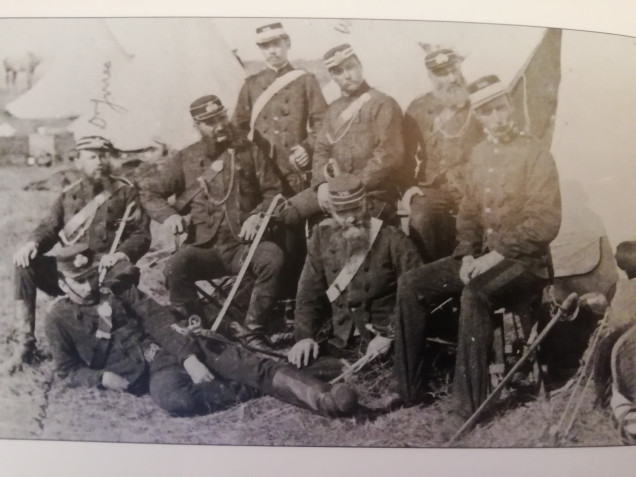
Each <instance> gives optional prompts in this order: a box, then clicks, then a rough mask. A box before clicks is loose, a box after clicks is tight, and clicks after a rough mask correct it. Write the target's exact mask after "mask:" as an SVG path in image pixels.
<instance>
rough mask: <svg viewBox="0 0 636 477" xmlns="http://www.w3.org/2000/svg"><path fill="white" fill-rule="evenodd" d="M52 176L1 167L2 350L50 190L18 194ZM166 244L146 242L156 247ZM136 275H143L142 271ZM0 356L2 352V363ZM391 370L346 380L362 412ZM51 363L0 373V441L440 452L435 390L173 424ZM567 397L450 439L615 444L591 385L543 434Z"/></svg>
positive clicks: (146, 405)
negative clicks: (430, 394)
mask: <svg viewBox="0 0 636 477" xmlns="http://www.w3.org/2000/svg"><path fill="white" fill-rule="evenodd" d="M55 172H56V170H55V169H38V168H18V167H13V168H12V167H7V168H4V169H3V170H2V174H0V223H1V224H2V226H1V229H2V230H3V234H2V235H1V236H0V253H1V256H2V257H3V258H2V261H1V262H0V294H1V296H0V300H1V303H2V304H3V305H4V306H3V307H2V308H1V309H0V343H3V342H4V339H5V337H6V336H7V334H8V332H9V330H10V329H11V327H12V324H11V321H12V307H11V303H12V264H11V256H12V254H13V251H14V250H15V249H16V247H17V246H18V244H19V243H20V242H21V241H22V240H24V239H25V237H26V236H27V234H28V232H29V231H30V230H31V229H32V228H33V227H34V226H35V225H36V223H37V221H38V220H39V219H40V218H41V217H42V216H43V215H44V214H45V213H46V210H47V208H48V206H49V204H50V203H51V202H52V200H53V199H54V197H55V196H56V195H57V192H58V191H51V190H48V191H47V190H28V191H25V190H23V187H24V186H26V185H27V184H30V183H32V182H34V181H39V180H44V179H47V178H48V177H50V176H51V175H52V174H53V173H55ZM163 246H165V244H154V248H155V249H157V248H161V247H163ZM142 273H143V272H142ZM144 287H145V289H146V290H149V289H150V291H151V292H152V293H153V294H155V295H157V294H159V295H160V292H161V283H160V282H159V281H158V280H154V282H153V281H152V280H150V279H148V278H146V279H145V280H144V282H143V283H142V288H144ZM50 301H51V300H50V299H49V298H48V297H46V296H44V295H39V299H38V321H37V327H36V337H37V339H38V341H39V342H40V343H41V346H42V347H43V348H44V349H45V350H46V343H45V340H44V336H43V326H42V325H43V319H44V316H45V313H46V308H47V305H48V304H49V303H50ZM7 355H8V349H6V346H4V345H1V348H0V359H6V357H7ZM389 368H390V364H389V363H384V364H379V365H377V366H376V367H375V369H372V370H370V371H367V372H366V373H364V374H363V375H362V376H359V377H358V376H356V377H355V378H352V379H350V380H349V384H351V385H352V386H353V387H355V388H356V389H357V390H358V392H359V394H360V395H361V397H362V400H363V403H364V404H366V405H367V406H369V407H373V406H374V405H377V402H378V399H379V398H380V397H381V395H382V392H383V390H384V389H385V384H386V383H387V382H388V375H389ZM52 370H53V366H52V362H51V361H45V362H44V363H42V364H41V365H39V366H38V367H35V368H32V367H27V368H25V369H24V371H23V372H22V373H20V374H17V375H14V376H0V438H4V439H51V440H73V441H102V442H114V441H117V442H139V443H142V442H143V443H172V444H174V443H179V444H241V445H276V446H365V447H375V446H378V447H443V446H444V445H445V444H446V442H447V439H448V437H449V434H448V430H447V429H446V428H445V422H444V415H445V414H444V408H445V407H446V406H447V401H448V397H447V395H446V394H445V393H444V392H439V393H438V395H437V396H436V399H435V400H432V402H431V403H427V404H426V405H421V406H417V407H412V408H407V409H399V410H397V411H393V412H391V413H386V414H382V415H376V416H371V417H369V416H366V415H365V416H363V415H361V416H358V417H356V418H349V419H327V418H324V417H320V416H317V415H314V414H312V413H310V412H308V411H304V410H302V409H299V408H296V407H293V406H290V405H287V404H284V403H281V402H279V401H277V400H275V399H273V398H271V397H263V398H259V399H254V400H252V401H249V402H247V403H244V404H241V405H238V406H235V407H233V408H231V409H229V410H226V411H223V412H218V413H216V414H212V415H208V416H203V417H197V418H174V417H170V416H168V415H167V414H166V413H165V412H163V411H162V410H161V409H159V408H158V407H157V406H155V405H154V403H153V402H152V401H151V399H150V398H149V397H148V396H142V397H134V396H132V395H129V394H120V393H116V392H112V391H100V390H97V389H77V388H75V389H71V388H67V387H65V385H64V383H61V382H59V381H58V380H57V379H55V378H54V377H53V372H52ZM568 397H569V393H568V392H564V393H562V394H560V395H558V396H553V397H552V398H551V399H549V400H545V399H539V398H537V397H536V396H530V397H526V398H525V399H524V400H523V402H522V401H521V400H515V401H514V402H510V403H509V404H501V405H500V406H499V407H498V409H497V411H496V412H495V414H494V415H493V416H491V417H490V418H489V419H488V420H487V421H485V422H484V423H482V424H480V425H479V426H478V427H477V428H476V429H475V430H474V431H473V432H472V433H470V434H468V435H467V436H465V437H464V438H462V439H461V440H459V441H458V442H457V444H456V445H457V446H459V447H549V446H555V445H557V444H558V445H560V446H608V445H619V444H620V438H619V436H618V434H617V432H616V430H615V429H614V427H613V424H612V421H611V418H610V414H609V412H608V411H607V410H603V409H595V408H594V407H593V406H592V400H593V394H592V390H591V387H590V388H589V389H587V390H586V391H585V392H584V401H583V403H582V406H581V410H580V413H579V415H578V418H577V420H576V421H575V423H574V424H573V427H572V430H571V432H570V434H569V436H568V437H567V438H566V439H563V440H562V441H561V442H558V443H557V442H555V440H554V438H553V437H552V436H551V434H550V429H551V428H553V427H554V426H555V425H556V424H557V423H558V421H559V419H560V417H561V414H562V411H563V408H564V406H565V403H566V400H567V398H568Z"/></svg>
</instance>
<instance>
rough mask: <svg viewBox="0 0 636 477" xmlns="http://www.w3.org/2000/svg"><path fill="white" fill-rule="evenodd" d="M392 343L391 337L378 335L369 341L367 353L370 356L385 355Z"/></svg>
mask: <svg viewBox="0 0 636 477" xmlns="http://www.w3.org/2000/svg"><path fill="white" fill-rule="evenodd" d="M391 343H393V340H392V339H391V338H387V337H386V336H380V335H376V336H375V338H373V339H372V340H371V341H370V342H369V346H367V352H366V353H365V354H366V355H369V356H371V355H372V356H384V355H385V354H387V353H388V352H389V349H391Z"/></svg>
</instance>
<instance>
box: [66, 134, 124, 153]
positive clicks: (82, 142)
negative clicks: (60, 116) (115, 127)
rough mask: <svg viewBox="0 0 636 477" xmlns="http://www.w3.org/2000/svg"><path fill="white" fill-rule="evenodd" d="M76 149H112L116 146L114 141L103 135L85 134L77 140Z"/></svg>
mask: <svg viewBox="0 0 636 477" xmlns="http://www.w3.org/2000/svg"><path fill="white" fill-rule="evenodd" d="M75 149H77V150H78V151H85V150H93V151H112V150H113V149H115V148H114V147H113V143H111V142H110V141H109V140H108V139H106V138H103V137H101V136H84V137H82V138H80V139H79V140H78V141H77V146H76V147H75Z"/></svg>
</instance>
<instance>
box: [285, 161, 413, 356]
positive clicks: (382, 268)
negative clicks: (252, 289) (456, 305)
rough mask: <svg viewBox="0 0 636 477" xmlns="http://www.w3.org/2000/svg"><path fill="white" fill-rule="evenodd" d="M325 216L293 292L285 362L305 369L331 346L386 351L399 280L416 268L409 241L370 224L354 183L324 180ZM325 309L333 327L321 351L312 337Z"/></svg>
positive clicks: (391, 230) (349, 177)
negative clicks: (291, 325) (327, 203)
mask: <svg viewBox="0 0 636 477" xmlns="http://www.w3.org/2000/svg"><path fill="white" fill-rule="evenodd" d="M329 197H330V202H331V204H330V209H331V216H332V217H331V218H330V219H325V220H323V221H322V222H320V223H319V224H317V225H316V226H315V227H314V229H313V233H312V236H311V238H310V240H309V244H308V247H307V249H308V252H307V259H306V261H305V266H304V268H303V271H302V274H301V277H300V283H299V285H298V294H297V297H296V315H295V321H294V328H295V334H296V340H297V342H296V344H295V345H294V346H293V348H292V349H291V351H290V352H289V356H288V357H289V361H290V362H291V363H292V364H294V365H296V366H297V367H303V366H307V365H308V364H309V362H310V361H311V360H312V358H317V357H318V356H319V355H320V354H324V353H325V351H326V350H327V349H329V348H331V352H332V354H333V353H336V354H338V350H349V351H351V350H356V348H362V347H363V346H367V349H366V353H367V354H371V353H380V354H383V353H386V352H387V351H388V349H389V347H390V344H391V340H392V339H393V323H392V319H393V314H394V311H395V298H396V291H397V279H398V277H399V276H400V274H401V273H403V272H405V271H407V270H410V269H412V268H414V267H416V266H418V265H419V264H420V260H419V256H418V254H417V251H416V250H415V247H414V245H413V244H412V243H411V242H410V240H409V239H408V237H406V236H405V235H404V234H402V233H401V232H400V231H399V230H398V229H396V228H394V227H393V226H390V225H386V224H384V223H383V222H382V221H381V220H379V219H376V218H371V215H370V213H369V209H368V208H367V200H366V193H365V189H364V187H363V185H362V182H361V181H360V179H358V178H357V177H356V176H354V175H352V174H346V173H343V174H341V175H339V176H337V177H335V178H334V179H332V180H331V181H330V182H329ZM326 300H329V302H330V303H331V320H330V324H331V327H332V328H333V330H332V333H331V336H330V339H329V340H328V341H325V342H324V343H323V344H322V346H320V345H319V343H318V341H317V340H318V334H319V331H320V329H321V327H322V325H323V322H324V321H325V320H324V319H323V316H325V307H324V304H325V301H326Z"/></svg>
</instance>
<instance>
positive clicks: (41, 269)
mask: <svg viewBox="0 0 636 477" xmlns="http://www.w3.org/2000/svg"><path fill="white" fill-rule="evenodd" d="M77 151H78V152H79V155H78V157H77V159H75V166H76V167H77V169H79V171H80V173H81V179H80V180H78V181H76V182H74V183H72V184H70V185H69V186H67V187H66V188H65V189H64V190H63V191H62V194H61V195H60V196H59V197H58V199H57V200H56V201H55V203H54V204H53V207H52V208H51V211H50V212H49V215H48V216H47V217H46V218H45V219H44V220H43V221H42V222H41V223H40V224H39V225H38V227H37V228H36V229H35V230H34V231H33V233H32V234H31V236H30V238H29V239H28V241H27V242H26V243H24V244H23V245H22V246H21V247H20V248H19V249H18V251H17V252H16V253H15V255H14V256H13V262H14V264H15V274H14V275H15V278H14V284H15V285H14V286H15V321H16V326H17V327H18V333H17V334H18V336H17V338H16V342H17V346H16V348H15V350H14V354H13V357H12V358H11V360H10V362H9V363H7V366H8V370H9V371H10V372H13V371H14V370H15V369H17V368H18V367H19V366H20V363H21V362H22V361H25V362H29V361H31V359H32V357H33V353H34V351H35V337H34V335H33V332H34V328H35V299H36V291H37V289H38V288H39V289H41V290H43V291H45V292H46V293H48V294H50V295H60V294H61V291H60V290H59V288H58V286H57V273H56V271H55V259H54V258H53V257H49V256H46V255H44V254H45V253H46V252H48V251H49V250H51V249H52V248H53V246H54V245H56V244H57V243H58V242H61V243H62V244H63V245H69V244H73V243H86V244H88V246H89V247H90V249H91V251H92V252H93V253H95V254H97V255H98V259H99V266H100V268H101V269H103V270H104V271H106V270H107V277H108V278H109V279H112V278H113V277H114V276H119V277H120V279H121V280H120V281H121V282H122V283H121V286H122V287H123V288H125V287H126V285H130V284H136V282H137V281H138V280H139V276H138V270H137V269H136V268H135V267H133V265H132V264H134V263H135V262H136V261H137V260H139V259H140V258H141V257H142V256H143V255H144V254H145V253H146V252H147V251H148V248H149V247H150V219H149V218H148V216H147V215H146V214H145V212H144V211H143V209H142V207H141V205H140V203H139V197H138V193H137V190H136V189H135V187H134V186H133V185H132V184H131V183H130V182H129V181H127V180H125V179H121V178H118V177H114V176H112V175H111V164H110V155H111V154H112V152H113V151H114V148H113V145H112V144H111V143H110V141H108V140H106V139H104V138H103V137H99V136H89V137H83V138H81V139H80V140H79V141H78V142H77ZM131 204H132V205H131ZM129 205H131V207H132V209H130V213H129V215H128V218H127V221H126V223H125V225H124V229H123V233H122V234H121V237H120V240H119V243H118V244H117V249H116V250H115V251H114V252H113V251H111V248H112V245H113V242H114V240H115V237H116V235H117V231H118V229H119V228H120V223H121V221H122V219H123V218H124V214H125V211H126V209H127V207H128V206H129ZM135 272H136V273H135ZM125 282H128V283H125Z"/></svg>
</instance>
